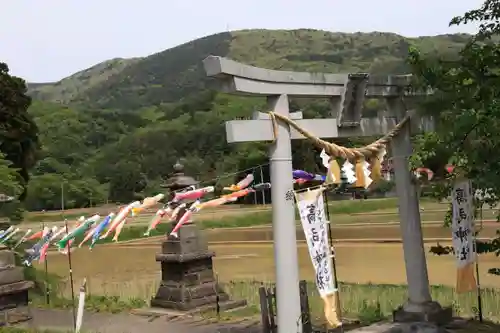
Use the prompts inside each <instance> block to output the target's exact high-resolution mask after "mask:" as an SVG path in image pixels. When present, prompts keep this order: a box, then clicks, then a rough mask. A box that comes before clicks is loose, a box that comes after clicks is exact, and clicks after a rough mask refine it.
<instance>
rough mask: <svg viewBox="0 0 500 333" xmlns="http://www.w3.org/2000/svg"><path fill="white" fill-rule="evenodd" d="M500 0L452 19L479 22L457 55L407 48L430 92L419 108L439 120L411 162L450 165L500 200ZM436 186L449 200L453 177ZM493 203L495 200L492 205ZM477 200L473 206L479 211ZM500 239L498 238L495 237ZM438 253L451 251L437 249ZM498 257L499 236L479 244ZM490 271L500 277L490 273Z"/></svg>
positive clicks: (420, 84)
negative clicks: (438, 55) (428, 53)
mask: <svg viewBox="0 0 500 333" xmlns="http://www.w3.org/2000/svg"><path fill="white" fill-rule="evenodd" d="M499 19H500V1H498V0H497V1H492V0H487V1H485V2H484V4H483V6H482V7H481V8H479V9H477V10H472V11H469V12H467V13H465V14H464V15H463V16H460V17H455V18H454V19H453V20H452V21H451V24H452V25H459V24H465V23H469V22H474V23H479V25H480V31H479V33H478V34H476V35H475V36H472V37H471V38H470V39H469V40H468V42H467V44H466V45H465V46H464V48H463V49H462V50H461V51H460V53H459V54H458V55H457V56H454V57H447V58H441V59H439V58H432V59H429V58H426V57H425V56H423V55H422V54H421V52H420V51H419V50H418V48H412V49H411V50H410V63H411V65H412V68H413V72H414V73H415V76H416V80H415V86H416V88H418V89H430V90H432V92H433V95H432V96H430V97H428V98H427V99H426V100H425V101H424V103H423V107H424V108H425V109H426V110H429V111H430V113H431V114H432V115H433V116H434V117H435V118H436V119H437V121H438V127H437V131H436V132H435V133H433V134H427V135H425V136H423V137H421V138H420V139H419V140H418V143H419V146H418V148H417V149H416V151H418V152H419V153H418V154H417V156H416V157H415V159H417V160H420V161H426V162H427V161H434V164H435V166H436V167H437V166H438V165H439V166H440V170H443V166H444V164H446V163H451V164H453V165H455V166H456V169H457V170H459V171H458V172H459V173H460V175H461V176H464V177H467V178H469V179H471V180H472V181H473V184H474V187H475V188H479V189H491V190H490V191H491V193H492V194H493V195H495V196H496V197H497V198H498V197H500V186H498V184H499V183H500V173H498V170H499V168H500V157H499V156H498V154H497V153H496V151H497V150H498V144H499V142H500V134H499V133H500V44H499V43H498V39H497V37H496V36H497V35H498V33H499V32H500V26H499V24H498V20H499ZM450 180H451V181H449V182H444V183H442V184H440V186H439V187H438V188H437V190H438V192H437V195H438V196H440V197H445V196H448V195H449V193H450V186H451V184H452V181H453V179H450ZM491 203H494V202H490V204H491ZM483 204H484V203H483V202H477V204H476V207H478V208H480V207H482V205H483ZM499 235H500V234H499ZM433 252H435V253H437V254H448V253H450V252H451V249H450V248H444V247H441V246H437V247H435V248H433ZM484 252H494V253H496V254H497V255H500V238H497V239H495V240H493V241H489V242H479V244H478V253H484ZM490 272H491V273H496V274H498V273H499V270H498V269H491V270H490Z"/></svg>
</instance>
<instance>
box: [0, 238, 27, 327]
mask: <svg viewBox="0 0 500 333" xmlns="http://www.w3.org/2000/svg"><path fill="white" fill-rule="evenodd" d="M33 287H34V283H33V282H32V281H26V280H25V279H24V273H23V267H19V266H16V258H15V253H14V252H13V251H11V250H9V249H8V248H7V247H5V246H1V247H0V326H3V325H9V324H15V323H18V322H22V321H27V320H30V319H31V314H30V310H29V304H28V291H29V290H30V289H32V288H33Z"/></svg>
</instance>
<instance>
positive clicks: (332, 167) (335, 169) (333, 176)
mask: <svg viewBox="0 0 500 333" xmlns="http://www.w3.org/2000/svg"><path fill="white" fill-rule="evenodd" d="M341 182H342V179H341V178H340V167H339V164H338V163H337V160H336V159H335V158H332V159H331V160H330V162H329V163H328V172H327V174H326V179H325V183H326V184H340V183H341Z"/></svg>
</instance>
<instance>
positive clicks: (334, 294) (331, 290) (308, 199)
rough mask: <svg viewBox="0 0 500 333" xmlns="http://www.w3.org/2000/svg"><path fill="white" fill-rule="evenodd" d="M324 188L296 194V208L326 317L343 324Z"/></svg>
mask: <svg viewBox="0 0 500 333" xmlns="http://www.w3.org/2000/svg"><path fill="white" fill-rule="evenodd" d="M322 194H323V188H319V189H316V190H310V191H305V192H300V193H297V192H296V193H295V196H296V199H297V207H298V210H299V214H300V220H301V222H302V228H303V229H304V236H305V238H306V241H307V247H308V249H309V255H310V256H311V261H312V264H313V267H314V271H315V273H316V274H315V275H316V279H315V280H316V287H317V288H318V292H319V294H320V296H321V298H322V299H323V302H324V306H325V309H324V310H325V317H326V319H327V321H328V323H329V324H330V325H331V326H333V327H338V326H340V325H342V322H341V320H340V307H339V302H338V290H337V287H336V286H335V281H334V280H333V267H332V260H331V258H330V255H331V252H330V245H329V242H328V229H327V228H328V227H327V223H328V221H327V219H326V214H325V207H324V201H323V195H322Z"/></svg>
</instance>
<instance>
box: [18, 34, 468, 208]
mask: <svg viewBox="0 0 500 333" xmlns="http://www.w3.org/2000/svg"><path fill="white" fill-rule="evenodd" d="M468 38H469V36H468V35H463V34H461V35H460V34H459V35H443V36H435V37H419V38H405V37H402V36H399V35H397V34H392V33H378V32H373V33H355V34H346V33H331V32H326V31H317V30H291V31H287V30H246V31H237V32H224V33H219V34H215V35H212V36H207V37H204V38H200V39H197V40H194V41H191V42H189V43H185V44H182V45H179V46H177V47H174V48H171V49H168V50H165V51H162V52H159V53H157V54H154V55H151V56H148V57H144V58H136V59H113V60H109V61H106V62H103V63H101V64H98V65H96V66H94V67H91V68H89V69H87V70H83V71H81V72H78V73H76V74H74V75H72V76H70V77H68V78H65V79H63V80H61V81H59V82H56V83H44V84H30V85H29V92H30V94H31V95H32V96H33V97H34V100H35V102H34V103H33V105H32V107H31V109H30V112H31V114H32V115H33V116H34V118H35V120H36V122H37V124H38V126H39V128H40V133H41V138H40V140H41V142H42V145H43V149H42V150H41V152H40V156H39V161H38V163H37V165H36V167H35V168H34V169H33V170H32V179H31V181H30V183H29V189H28V190H29V191H28V198H27V202H26V204H27V206H28V208H30V209H53V208H59V205H60V204H59V203H60V186H61V183H62V182H64V183H65V184H66V185H65V188H66V191H67V192H66V193H65V200H66V204H65V206H66V208H71V207H82V206H86V205H89V204H91V203H94V204H95V203H102V202H105V201H107V200H111V201H120V202H126V201H129V200H133V199H136V198H140V197H141V196H144V195H147V194H152V193H154V192H156V191H159V190H160V188H159V187H158V185H159V184H160V183H161V182H162V181H163V180H162V179H163V178H164V177H166V176H168V174H169V173H170V172H171V170H172V165H173V164H174V163H175V162H176V161H177V160H178V159H182V160H183V163H184V165H185V167H186V171H187V173H188V174H190V175H192V176H195V177H196V178H198V179H199V180H201V181H205V184H214V183H217V184H231V183H233V182H234V181H235V180H237V179H235V178H238V177H244V176H245V174H246V172H252V170H253V169H251V168H252V167H253V166H255V165H259V164H264V167H263V168H264V170H263V172H264V180H266V179H267V177H268V168H267V163H268V158H267V144H266V143H252V144H233V145H228V144H227V143H226V139H225V130H224V122H225V121H226V120H230V119H235V118H241V117H248V116H250V114H251V112H252V111H253V110H255V109H264V108H265V101H264V100H263V99H261V98H251V97H238V96H229V95H225V94H221V93H217V92H214V91H211V90H210V83H211V79H209V78H207V77H206V75H205V72H204V70H203V66H202V60H203V59H204V58H205V57H207V56H208V55H218V56H225V57H229V58H232V59H234V60H237V61H240V62H243V63H247V64H251V65H255V66H260V67H265V68H271V69H282V70H299V71H316V72H370V73H375V74H379V73H394V74H401V73H407V72H408V71H409V68H408V67H407V66H406V64H405V57H406V55H407V51H408V47H409V46H410V45H415V46H417V47H419V48H420V49H421V50H422V52H423V53H426V54H428V55H429V56H437V55H452V54H456V53H457V52H458V51H459V50H460V49H461V48H462V47H463V45H464V44H465V43H466V42H467V40H468ZM383 107H384V106H383V103H379V102H377V101H376V100H370V101H367V102H366V104H365V110H364V111H365V115H368V114H369V113H370V112H372V111H377V110H379V109H381V108H383ZM291 108H292V110H297V109H300V110H303V111H304V114H305V116H306V117H318V116H322V117H325V116H327V115H328V114H329V109H330V107H329V104H328V101H325V100H321V99H318V100H311V101H303V100H292V101H291ZM363 140H365V141H366V140H370V138H368V139H367V138H365V139H363ZM340 143H341V144H344V145H352V144H355V143H360V140H357V141H356V140H355V139H350V140H345V141H344V142H340ZM293 151H294V155H293V163H294V167H296V168H300V169H305V170H310V171H312V172H324V171H323V170H322V167H321V166H320V165H319V164H318V163H317V162H318V152H316V151H315V150H313V149H311V145H310V143H308V142H304V141H302V142H299V141H298V142H294V143H293ZM247 168H250V170H249V171H246V172H240V173H237V174H234V172H235V171H237V170H243V169H247ZM255 171H256V172H257V173H256V179H257V180H259V178H260V169H257V170H255ZM223 174H229V175H228V176H222V177H221V175H223ZM215 178H217V180H214V179H215Z"/></svg>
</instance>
